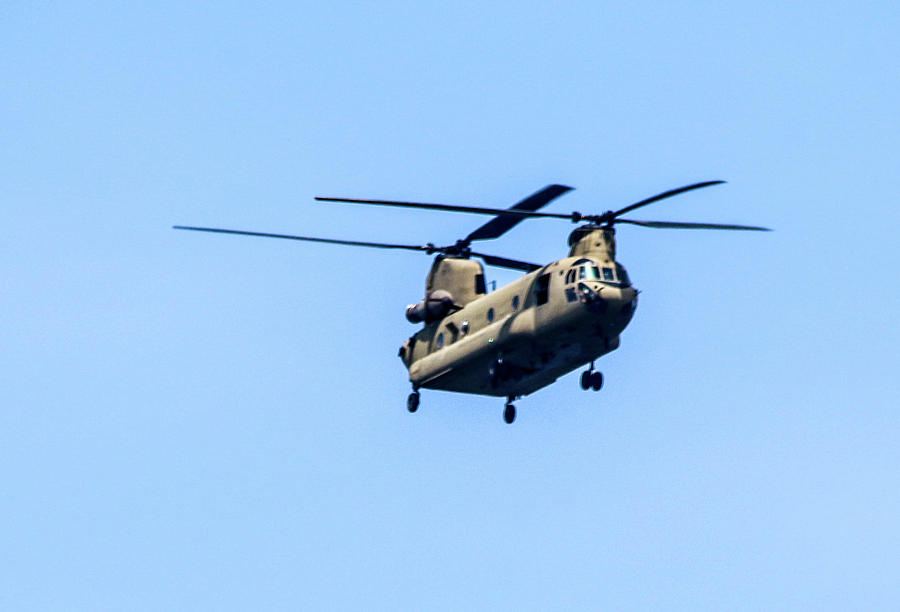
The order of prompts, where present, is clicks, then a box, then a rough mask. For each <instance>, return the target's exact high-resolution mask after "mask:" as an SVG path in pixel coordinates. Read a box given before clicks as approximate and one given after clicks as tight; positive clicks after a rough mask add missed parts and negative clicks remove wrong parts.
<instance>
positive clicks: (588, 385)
mask: <svg viewBox="0 0 900 612" xmlns="http://www.w3.org/2000/svg"><path fill="white" fill-rule="evenodd" d="M581 388H582V389H584V390H585V391H587V390H588V389H593V390H594V391H599V390H600V389H602V388H603V374H601V373H600V372H595V371H594V362H593V361H592V362H591V367H590V369H588V370H587V371H586V372H582V373H581Z"/></svg>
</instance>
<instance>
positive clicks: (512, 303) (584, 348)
mask: <svg viewBox="0 0 900 612" xmlns="http://www.w3.org/2000/svg"><path fill="white" fill-rule="evenodd" d="M721 183H724V181H705V182H702V183H694V184H692V185H686V186H684V187H679V188H677V189H671V190H669V191H664V192H663V193H660V194H657V195H655V196H652V197H649V198H646V199H644V200H641V201H640V202H635V203H634V204H631V205H629V206H626V207H625V208H622V209H620V210H617V211H607V212H605V213H602V214H599V215H590V214H588V215H584V214H581V213H578V212H573V213H570V214H562V213H550V212H540V209H541V208H543V207H544V206H546V205H547V204H549V203H550V202H551V201H553V200H554V199H556V198H558V197H559V196H561V195H563V194H565V193H566V192H568V191H571V189H572V188H571V187H566V186H565V185H548V186H547V187H544V188H543V189H541V190H540V191H537V192H536V193H534V194H532V195H530V196H528V197H527V198H525V199H524V200H522V201H521V202H519V203H517V204H515V205H513V206H512V207H510V208H507V209H498V208H486V207H481V206H455V205H450V204H427V203H421V202H398V201H393V200H360V199H353V198H332V197H317V198H316V200H318V201H320V202H333V203H342V204H345V203H351V204H370V205H378V206H397V207H405V208H422V209H428V210H442V211H450V212H464V213H473V214H480V215H490V216H492V217H493V218H492V219H491V220H490V221H488V222H487V223H485V224H484V225H482V226H481V227H479V228H477V229H476V230H475V231H473V232H472V233H470V234H469V235H468V236H466V237H465V238H461V239H459V240H457V241H456V242H455V243H453V244H451V245H448V246H437V245H435V244H433V243H430V242H429V243H427V244H425V245H408V244H387V243H378V242H359V241H355V240H334V239H330V238H312V237H308V236H291V235H285V234H269V233H262V232H248V231H241V230H231V229H220V228H212V227H191V226H183V225H176V226H173V227H174V228H175V229H180V230H193V231H201V232H215V233H220V234H238V235H242V236H262V237H265V238H284V239H288V240H303V241H309V242H323V243H328V244H341V245H349V246H360V247H372V248H378V249H404V250H408V251H420V252H423V253H426V254H428V255H435V254H436V255H437V257H435V259H434V263H433V264H432V265H431V271H430V272H429V273H428V278H427V280H426V284H425V297H424V299H423V300H422V301H420V302H418V303H416V304H412V305H410V306H408V307H407V308H406V318H407V320H409V322H410V323H414V324H419V323H421V324H423V327H422V328H421V329H420V330H419V331H417V332H416V333H415V334H413V335H412V336H411V337H410V338H409V339H408V340H407V341H406V342H404V343H403V346H401V347H400V351H399V357H400V359H401V360H402V361H403V364H404V365H405V366H406V368H407V369H408V370H409V380H410V383H411V384H412V389H413V390H412V393H410V395H409V397H408V399H407V409H408V410H409V411H410V412H415V411H416V410H417V409H418V407H419V390H420V389H440V390H444V391H456V392H460V393H474V394H478V395H492V396H499V397H505V398H506V404H505V406H504V410H503V419H504V420H505V421H506V422H507V423H512V422H513V421H514V420H515V418H516V408H515V406H514V405H513V401H514V400H515V399H517V398H520V397H523V396H525V395H528V394H530V393H534V392H535V391H537V390H538V389H542V388H543V387H546V386H547V385H549V384H551V383H553V382H555V381H556V379H558V378H559V377H560V376H563V375H564V374H567V373H569V372H571V371H572V370H575V369H576V368H579V367H581V366H583V365H585V364H589V365H588V369H587V370H585V371H584V372H583V373H582V375H581V388H582V389H584V390H588V389H593V390H594V391H599V390H600V388H601V387H602V386H603V375H602V374H601V373H600V372H598V371H596V370H594V361H595V360H596V359H598V358H599V357H601V356H603V355H605V354H607V353H609V352H611V351H614V350H615V349H616V348H618V346H619V335H620V334H621V333H622V331H623V330H624V329H625V327H626V326H627V325H628V323H629V322H630V321H631V318H632V316H633V315H634V312H635V308H636V307H637V297H638V290H637V289H635V288H634V286H633V285H632V284H631V280H630V279H629V278H628V273H627V272H626V271H625V268H624V267H623V266H622V265H621V264H620V263H618V262H617V261H616V242H615V233H616V230H615V226H616V225H617V224H619V223H625V224H629V225H637V226H640V227H650V228H672V229H714V230H752V231H771V230H769V229H768V228H765V227H757V226H751V225H730V224H720V223H682V222H674V221H637V220H635V219H625V218H622V215H624V214H626V213H629V212H631V211H633V210H636V209H638V208H641V207H643V206H647V205H648V204H652V203H654V202H659V201H660V200H664V199H666V198H670V197H672V196H675V195H679V194H682V193H685V192H688V191H693V190H695V189H702V188H704V187H710V186H712V185H718V184H721ZM526 219H564V220H568V221H571V222H572V223H582V225H580V226H579V227H577V228H575V230H574V231H572V233H571V234H570V235H569V241H568V242H569V254H568V256H567V257H565V258H563V259H560V260H557V261H554V262H551V263H548V264H545V265H538V264H533V263H529V262H525V261H519V260H516V259H509V258H506V257H498V256H496V255H488V254H486V253H478V252H475V251H473V250H472V249H471V245H472V243H473V242H478V241H481V240H492V239H494V238H499V237H500V236H502V235H503V234H505V233H506V232H508V231H509V230H511V229H512V228H514V227H515V226H516V225H518V224H519V223H521V222H522V221H524V220H526ZM473 257H477V258H479V259H481V260H482V261H484V263H486V264H488V265H491V266H499V267H501V268H509V269H513V270H519V271H522V272H525V275H524V276H522V277H521V278H520V279H518V280H516V281H514V282H512V283H510V284H508V285H506V286H505V287H502V288H500V289H497V290H495V291H492V292H490V293H488V291H487V287H486V283H485V279H484V268H483V267H482V265H481V263H479V262H478V261H475V260H473V259H472V258H473Z"/></svg>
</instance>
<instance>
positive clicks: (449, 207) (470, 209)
mask: <svg viewBox="0 0 900 612" xmlns="http://www.w3.org/2000/svg"><path fill="white" fill-rule="evenodd" d="M316 200H318V201H319V202H338V203H341V204H348V203H349V204H374V205H376V206H399V207H402V208H425V209H428V210H444V211H448V212H464V213H473V214H476V215H497V216H503V217H520V218H522V219H525V218H528V217H551V218H554V219H569V220H571V218H572V215H563V214H557V213H542V212H534V211H530V210H518V209H514V208H487V207H484V206H457V205H455V204H428V203H425V202H397V201H394V200H357V199H354V198H325V197H319V196H316Z"/></svg>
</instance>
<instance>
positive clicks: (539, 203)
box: [465, 185, 572, 243]
mask: <svg viewBox="0 0 900 612" xmlns="http://www.w3.org/2000/svg"><path fill="white" fill-rule="evenodd" d="M571 190H572V188H571V187H567V186H566V185H547V186H546V187H544V188H543V189H541V190H540V191H537V192H535V193H533V194H531V195H530V196H528V197H527V198H525V199H524V200H522V201H521V202H519V203H518V204H515V205H513V206H511V207H510V208H508V209H507V211H509V210H527V211H536V210H538V209H540V208H543V207H544V206H546V205H547V204H549V203H550V202H552V201H553V200H555V199H556V198H558V197H559V196H561V195H563V194H564V193H567V192H569V191H571ZM526 218H527V217H514V216H512V215H498V216H497V217H495V218H494V219H491V220H490V221H488V222H487V223H485V224H484V225H482V226H481V227H479V228H478V229H476V230H475V231H474V232H472V233H471V234H469V235H468V236H466V238H465V241H466V242H467V243H468V242H472V241H474V240H491V239H493V238H499V237H500V236H502V235H503V234H505V233H506V232H508V231H509V230H511V229H512V228H514V227H515V226H516V225H518V224H519V223H521V222H522V221H524V220H525V219H526Z"/></svg>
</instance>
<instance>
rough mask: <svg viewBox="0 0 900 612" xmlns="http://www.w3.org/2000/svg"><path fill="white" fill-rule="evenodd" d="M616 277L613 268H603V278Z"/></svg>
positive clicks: (611, 278) (610, 278) (613, 278)
mask: <svg viewBox="0 0 900 612" xmlns="http://www.w3.org/2000/svg"><path fill="white" fill-rule="evenodd" d="M615 279H616V277H615V276H613V269H612V268H603V280H608V281H611V280H615Z"/></svg>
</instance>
